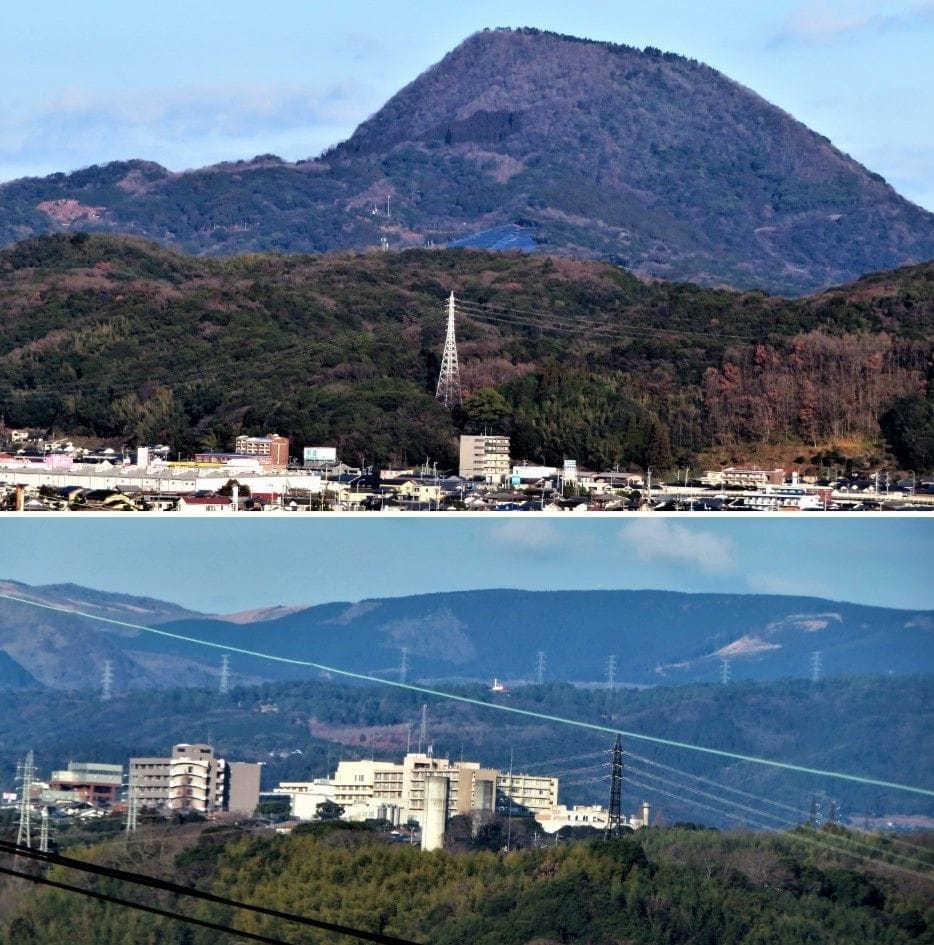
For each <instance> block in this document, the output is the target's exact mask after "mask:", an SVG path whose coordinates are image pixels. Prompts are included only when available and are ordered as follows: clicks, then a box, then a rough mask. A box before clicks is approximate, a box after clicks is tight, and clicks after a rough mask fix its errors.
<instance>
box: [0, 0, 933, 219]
mask: <svg viewBox="0 0 934 945" xmlns="http://www.w3.org/2000/svg"><path fill="white" fill-rule="evenodd" d="M495 26H535V27H539V28H542V29H550V30H554V31H557V32H561V33H568V34H572V35H577V36H585V37H590V38H593V39H599V40H608V41H612V42H619V43H626V44H629V45H633V46H646V45H652V46H658V47H660V48H663V49H666V50H671V51H674V52H678V53H681V54H683V55H686V56H689V57H691V58H695V59H699V60H702V61H704V62H707V63H708V64H710V65H712V66H714V67H715V68H717V69H719V70H721V71H722V72H724V73H726V74H727V75H729V76H731V77H732V78H734V79H736V80H737V81H739V82H741V83H743V84H744V85H746V86H748V87H750V88H752V89H754V90H755V91H756V92H758V93H760V94H761V95H763V96H764V97H765V98H767V99H768V100H770V101H772V102H773V103H775V104H776V105H779V106H780V107H781V108H783V109H785V110H786V111H788V112H790V113H791V114H793V115H794V116H795V117H797V118H799V119H800V120H802V121H803V122H804V123H805V124H807V125H809V126H810V127H811V128H813V129H814V130H816V131H818V132H820V133H821V134H824V135H826V136H827V137H829V138H830V139H831V140H832V141H833V142H834V144H836V145H837V146H838V147H839V148H841V149H842V150H843V151H845V152H847V153H849V154H850V155H852V156H853V157H854V158H856V159H857V160H859V161H860V162H861V163H863V164H865V165H866V166H867V167H869V168H870V169H871V170H874V171H876V172H878V173H880V174H882V175H883V176H884V177H885V178H886V179H887V180H889V182H890V183H892V184H893V186H895V188H896V189H897V190H898V191H899V192H900V193H902V194H903V195H904V196H906V197H908V198H909V199H911V200H914V201H915V202H916V203H920V204H921V205H922V206H925V207H927V208H928V209H931V210H934V121H932V120H931V119H932V117H934V115H932V111H934V107H932V102H934V95H932V91H934V89H932V86H934V70H931V67H930V51H931V49H932V47H934V0H770V2H768V3H749V2H748V0H742V2H741V0H706V2H704V3H698V2H696V0H651V2H649V0H645V2H624V0H576V2H574V3H568V2H566V0H560V2H556V0H536V2H532V0H499V2H491V0H473V2H471V3H469V4H468V3H463V2H452V0H442V2H438V0H394V2H391V3H388V2H380V3H377V2H369V0H365V2H364V0H343V2H335V0H315V2H311V0H276V2H275V3H270V4H258V3H255V2H247V0H223V2H221V0H199V2H197V3H191V2H190V0H162V2H161V3H159V4H143V3H126V2H122V0H88V2H86V3H74V2H73V0H44V2H42V3H24V2H22V0H10V2H8V3H5V4H4V10H3V28H2V30H0V82H2V87H3V89H4V99H3V102H2V103H0V181H4V180H10V179H13V178H17V177H22V176H27V175H42V174H47V173H51V172H54V171H69V170H73V169H76V168H79V167H85V166H88V165H90V164H94V163H101V162H106V161H108V160H117V159H128V158H147V159H150V160H155V161H158V162H159V163H161V164H164V165H165V166H167V167H168V168H170V169H171V170H184V169H186V168H191V167H199V166H203V165H205V164H208V163H212V162H216V161H220V160H236V159H238V158H249V157H252V156H253V155H255V154H260V153H267V152H272V153H276V154H279V155H280V156H282V157H284V158H287V159H290V160H295V159H298V158H305V157H312V156H315V155H317V154H319V153H320V152H321V151H322V150H324V149H325V148H327V147H328V146H330V145H332V144H335V143H336V142H338V141H340V140H343V139H345V138H346V137H348V136H349V135H350V134H351V133H352V131H353V130H354V128H355V127H356V126H357V125H358V124H359V123H360V122H361V121H362V120H364V119H365V118H367V117H368V116H369V115H371V114H372V113H374V112H375V111H377V110H378V109H379V107H380V106H381V105H382V104H383V103H384V102H385V101H386V100H387V99H388V98H390V97H391V96H392V95H393V94H394V93H395V92H396V91H398V90H399V89H400V88H401V87H402V86H404V85H405V84H406V83H408V82H410V81H411V80H413V79H414V78H415V77H416V76H417V75H418V74H420V73H421V72H422V71H424V70H425V69H426V68H427V67H428V66H430V65H431V64H432V63H434V62H436V61H438V60H439V59H440V58H441V57H442V56H443V55H444V54H445V53H446V52H448V51H449V50H451V49H452V48H453V47H454V46H456V45H457V44H458V43H459V42H460V41H461V40H463V39H464V38H466V37H467V36H468V35H470V34H471V33H473V32H475V31H477V30H479V29H482V28H484V27H495Z"/></svg>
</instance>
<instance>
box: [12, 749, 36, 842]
mask: <svg viewBox="0 0 934 945" xmlns="http://www.w3.org/2000/svg"><path fill="white" fill-rule="evenodd" d="M19 769H20V774H19V781H20V789H21V796H20V799H19V828H18V829H17V831H16V845H17V846H18V847H31V846H32V811H31V810H30V808H29V802H30V800H31V798H30V795H31V794H32V782H33V779H34V778H35V776H36V768H35V764H34V762H33V754H32V751H29V752H28V753H27V754H26V760H25V761H23V762H20V766H19Z"/></svg>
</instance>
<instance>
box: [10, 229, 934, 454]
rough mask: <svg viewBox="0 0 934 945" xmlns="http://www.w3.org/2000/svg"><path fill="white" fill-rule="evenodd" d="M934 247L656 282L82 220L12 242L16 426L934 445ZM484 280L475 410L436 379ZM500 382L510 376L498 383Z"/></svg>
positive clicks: (198, 433) (485, 257) (190, 440)
mask: <svg viewBox="0 0 934 945" xmlns="http://www.w3.org/2000/svg"><path fill="white" fill-rule="evenodd" d="M932 284H934V264H927V265H923V266H916V267H910V268H906V269H902V270H898V271H895V272H890V273H880V274H877V275H874V276H870V277H866V278H864V279H862V280H860V281H859V282H857V283H854V284H853V285H851V286H846V287H843V288H840V289H836V290H831V291H828V292H826V293H823V294H821V295H818V296H814V297H812V298H809V299H803V300H797V301H792V300H787V299H779V298H774V297H769V296H767V295H765V294H763V293H761V292H747V293H736V292H731V291H725V290H714V289H703V288H699V287H697V286H692V285H686V284H677V283H652V284H648V283H645V282H641V281H639V280H638V279H636V278H635V277H633V276H632V275H630V274H629V273H627V272H626V271H624V270H622V269H619V268H617V267H615V266H610V265H606V264H598V263H583V262H572V261H568V260H561V259H551V258H543V257H516V256H512V255H496V254H488V253H483V252H478V251H466V250H457V251H455V250H450V251H427V250H420V251H419V250H417V251H409V252H405V253H386V254H378V255H369V256H325V257H308V256H245V257H237V258H233V259H228V260H196V259H192V258H187V257H183V256H178V255H174V254H172V253H169V252H167V251H165V250H161V249H157V248H156V247H154V246H152V245H149V244H145V243H142V242H139V241H136V240H132V239H119V238H113V237H102V236H88V235H86V234H74V235H72V236H56V237H48V238H42V239H37V240H30V241H26V242H24V243H20V244H18V245H17V246H14V247H12V248H10V249H7V250H5V251H3V253H0V404H2V405H3V416H4V420H5V422H6V423H7V425H8V426H31V427H37V428H39V429H43V430H44V429H46V428H48V429H51V430H57V431H60V432H64V433H66V434H68V435H71V436H76V435H88V436H96V437H101V438H107V439H109V440H110V441H112V442H114V443H120V444H123V443H126V444H145V443H151V442H155V441H160V442H167V443H170V444H171V445H172V447H173V449H174V450H175V451H177V452H179V453H183V454H189V453H191V452H192V451H194V450H196V449H198V448H222V449H223V448H232V446H233V440H234V438H235V437H236V436H237V435H238V434H239V433H241V432H250V433H255V432H265V431H271V430H275V431H277V432H279V433H283V434H286V435H288V436H290V437H291V439H292V443H293V450H294V451H295V452H296V453H297V452H298V451H299V450H300V448H301V446H302V445H313V444H330V445H334V446H336V447H337V449H338V453H339V455H340V456H341V458H342V459H344V460H345V461H347V462H351V463H354V464H358V463H366V464H373V463H377V464H384V463H409V464H412V463H420V462H424V461H425V460H426V459H428V460H431V461H436V462H438V463H439V465H440V467H441V468H445V467H447V468H452V467H454V465H455V464H456V443H457V440H456V438H457V436H458V434H459V433H461V432H465V431H478V430H482V429H487V430H491V431H496V432H503V433H506V434H508V435H509V436H510V437H511V440H512V455H513V456H514V457H515V458H517V459H523V458H524V459H527V460H530V461H533V462H546V463H549V464H559V465H560V463H561V461H562V460H563V459H564V458H565V457H575V458H577V460H578V461H579V462H580V463H581V464H582V465H584V466H589V467H592V468H611V467H613V466H617V465H619V466H623V467H630V466H641V467H643V468H645V467H647V466H653V467H654V468H656V469H660V468H674V467H676V466H690V465H694V464H696V463H697V462H698V457H701V456H702V457H704V460H705V461H706V462H709V463H716V462H720V463H723V464H730V463H735V462H738V461H741V460H742V459H743V458H745V457H750V456H755V455H756V454H757V453H758V452H760V451H762V450H768V449H772V448H779V449H782V448H783V449H785V450H786V451H789V450H790V452H789V454H788V456H789V461H790V460H791V459H794V460H795V462H796V463H797V464H798V465H799V466H808V465H810V466H812V467H813V468H814V469H817V470H819V469H824V470H829V468H830V467H831V466H837V467H838V468H839V469H843V468H844V467H845V465H846V464H847V463H849V464H851V465H852V464H853V463H856V464H859V463H860V462H862V461H864V460H866V459H867V458H872V459H874V460H876V461H878V460H879V458H880V456H882V455H883V454H884V452H885V449H886V442H885V440H884V437H888V444H887V446H888V448H889V449H891V450H893V451H894V452H895V456H896V461H897V462H898V463H900V464H901V465H902V467H903V468H910V469H915V470H917V469H924V468H929V467H931V466H932V465H934V456H932V455H931V444H932V433H931V431H932V424H934V419H932V418H934V413H932V408H931V403H932V398H934V385H932V384H931V383H930V380H931V373H932V370H934V368H932V348H931V337H932V327H934V292H932ZM451 291H454V292H455V293H456V294H457V296H458V298H459V299H460V300H461V302H462V304H461V308H460V309H459V312H460V315H459V324H458V341H459V351H460V360H461V371H462V381H463V384H464V387H465V388H466V391H467V395H468V396H467V400H466V403H465V406H464V409H463V410H455V411H454V412H453V413H451V412H449V411H448V410H446V409H445V408H444V407H443V406H442V405H441V404H439V403H438V401H437V400H436V399H435V397H434V390H435V385H436V383H437V376H438V369H439V366H440V355H441V347H442V341H443V331H444V315H445V311H444V301H445V299H446V297H447V295H448V293H449V292H451ZM494 392H495V393H494Z"/></svg>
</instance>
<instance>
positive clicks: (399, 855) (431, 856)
mask: <svg viewBox="0 0 934 945" xmlns="http://www.w3.org/2000/svg"><path fill="white" fill-rule="evenodd" d="M917 839H918V841H919V842H918V843H914V844H904V843H902V842H901V841H898V840H893V839H891V838H888V837H884V836H870V835H858V834H853V833H848V832H846V831H843V830H841V829H839V828H835V829H826V830H823V831H819V832H814V831H811V830H809V829H800V830H796V831H793V832H790V833H786V834H781V835H771V836H761V835H752V834H740V833H719V832H713V831H708V830H699V829H692V828H691V827H690V825H685V826H681V827H673V828H668V829H658V828H649V829H647V830H640V831H638V832H637V833H635V834H632V835H629V836H624V837H621V838H618V839H615V840H608V841H604V840H590V841H582V842H567V841H563V842H557V843H556V842H555V841H554V840H549V841H548V842H547V845H544V846H537V845H535V844H534V843H530V845H529V846H528V847H527V848H526V849H521V850H512V851H511V852H508V853H503V852H502V851H498V850H497V851H492V850H476V849H474V850H470V849H467V850H462V851H461V852H451V851H438V852H435V853H423V852H421V851H420V850H418V849H417V848H414V847H411V846H408V845H405V844H392V843H390V842H389V840H388V838H387V837H386V836H385V835H384V834H380V833H378V832H374V831H370V830H359V829H349V828H348V827H344V826H341V825H324V824H322V825H310V826H308V827H302V828H299V829H297V830H295V831H294V832H293V833H292V834H291V835H290V836H288V837H270V836H251V835H250V834H248V833H247V832H245V831H242V830H238V829H236V828H230V827H211V828H208V829H206V830H203V831H200V832H195V831H188V832H184V833H183V832H177V833H176V834H175V835H174V836H173V835H172V834H171V833H169V832H166V831H164V830H163V831H149V832H147V831H143V832H141V833H140V834H139V835H137V836H136V837H135V838H134V839H133V841H132V842H130V843H127V842H126V841H124V840H116V841H112V842H110V843H104V844H100V845H97V846H95V847H91V848H88V849H86V850H83V851H80V853H79V856H80V858H82V859H84V860H86V861H87V860H91V861H93V862H95V863H98V864H102V865H106V866H110V867H117V868H121V869H128V870H131V871H135V872H143V873H146V874H148V875H154V876H160V877H165V878H170V879H172V880H174V881H175V882H177V883H179V884H181V885H184V886H187V887H193V888H196V889H198V890H203V891H209V892H212V893H214V894H216V895H220V896H224V897H226V898H229V899H232V900H235V901H237V902H240V903H247V904H254V903H255V904H261V905H262V906H264V907H266V908H272V909H277V910H280V911H283V912H287V913H290V914H292V915H296V914H297V915H302V916H308V917H310V918H314V919H318V920H323V921H327V922H332V923H337V924H341V925H345V926H352V927H354V928H357V929H361V930H365V931H369V932H378V933H382V934H385V935H392V936H396V937H400V938H404V939H406V940H409V941H413V942H419V943H425V945H429V943H431V945H523V943H528V945H531V943H536V945H557V943H580V945H584V943H590V945H622V943H635V942H639V943H642V945H676V943H684V945H701V943H703V945H714V943H716V945H786V943H787V945H801V943H813V945H844V943H856V942H864V943H873V945H903V943H904V945H907V943H925V942H928V943H929V942H931V941H932V940H934V939H932V932H934V907H932V904H931V903H932V898H931V875H932V869H934V854H932V847H931V838H930V836H924V837H918V838H917ZM469 845H470V844H468V846H469ZM472 845H473V846H480V845H481V844H472ZM17 862H18V865H21V864H22V861H21V860H20V861H17ZM49 878H50V879H52V880H53V881H58V882H62V881H64V882H69V883H77V884H79V885H81V886H82V887H84V888H87V889H91V890H94V891H99V892H104V893H106V894H109V895H112V896H118V897H124V898H129V899H132V900H134V901H137V902H144V903H149V904H153V905H158V906H159V907H161V908H163V909H168V910H169V911H170V912H171V913H173V914H175V915H184V916H194V917H197V918H201V919H207V920H210V921H214V922H220V923H222V924H224V925H227V926H230V927H233V928H235V929H239V930H243V931H248V932H252V933H258V934H265V935H271V936H274V937H276V938H278V939H281V940H283V941H287V942H294V943H299V942H307V943H313V942H337V941H347V940H348V939H346V938H339V937H337V936H335V935H333V934H331V933H323V932H318V931H315V930H311V929H308V928H307V927H301V926H297V925H295V924H294V923H290V922H288V921H287V920H284V919H277V918H270V917H266V916H262V915H258V914H256V913H252V912H249V911H247V910H246V909H242V908H233V907H230V906H221V905H215V904H209V903H205V902H197V901H194V900H192V899H190V898H186V897H185V896H183V895H178V894H176V893H170V892H154V891H152V890H144V889H138V888H134V887H132V886H129V885H128V884H127V883H125V882H121V881H117V880H114V879H109V878H92V877H88V876H85V875H83V874H81V873H76V872H75V871H74V870H66V869H64V868H61V867H53V868H52V870H51V873H50V877H49ZM2 882H3V886H2V887H0V896H2V897H3V901H4V902H5V903H6V908H5V909H4V910H3V916H2V918H0V942H3V945H73V943H74V942H76V941H80V942H81V943H82V945H97V943H106V945H110V943H113V942H138V943H153V945H154V943H160V942H162V943H165V942H173V943H179V945H214V943H219V942H223V941H229V940H231V939H228V938H227V937H225V936H223V935H221V934H219V933H218V932H215V931H207V930H204V929H198V928H195V927H193V926H188V925H184V924H183V923H182V922H180V921H177V920H176V919H169V918H161V917H154V916H151V915H145V914H143V913H140V912H135V911H132V910H130V909H127V908H122V907H118V906H116V905H112V904H102V903H99V902H93V901H89V900H87V899H85V898H83V897H81V896H79V895H77V894H75V893H73V892H66V891H62V890H55V889H41V891H38V892H37V891H34V889H32V888H27V884H26V883H24V882H23V881H16V884H15V885H14V884H13V883H11V882H10V880H8V879H5V880H3V881H2Z"/></svg>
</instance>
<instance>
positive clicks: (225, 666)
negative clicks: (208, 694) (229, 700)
mask: <svg viewBox="0 0 934 945" xmlns="http://www.w3.org/2000/svg"><path fill="white" fill-rule="evenodd" d="M229 692H230V657H229V656H228V655H227V654H226V653H225V654H224V655H223V656H222V657H221V681H220V694H221V695H222V696H226V695H227V694H228V693H229Z"/></svg>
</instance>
